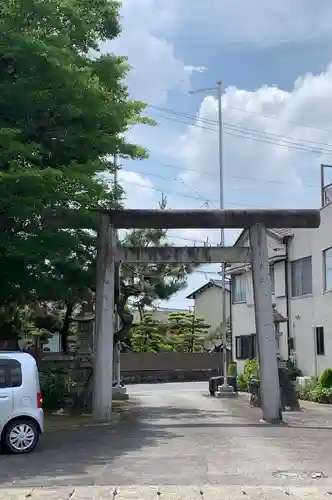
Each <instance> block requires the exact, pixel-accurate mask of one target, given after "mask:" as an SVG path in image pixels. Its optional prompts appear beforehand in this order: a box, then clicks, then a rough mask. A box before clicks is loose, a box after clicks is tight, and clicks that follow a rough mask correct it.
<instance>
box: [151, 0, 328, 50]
mask: <svg viewBox="0 0 332 500" xmlns="http://www.w3.org/2000/svg"><path fill="white" fill-rule="evenodd" d="M160 4H161V5H162V6H163V9H164V12H165V10H166V9H167V10H168V16H169V17H172V18H173V19H177V24H176V29H177V30H183V29H184V28H185V27H187V26H189V25H190V26H191V29H192V32H194V33H199V36H200V37H202V38H204V39H208V40H210V41H213V42H222V43H225V42H226V43H234V44H239V43H249V44H253V45H257V46H260V47H268V46H273V45H280V44H282V43H292V42H295V43H296V42H304V41H310V40H312V39H314V38H318V39H322V38H324V37H325V38H328V39H331V33H332V31H331V30H332V3H331V2H330V0H320V1H319V2H316V1H314V0H306V1H303V0H292V2H290V1H289V0H279V1H278V2H267V1H266V0H251V2H244V1H243V0H232V1H230V0H210V1H209V5H208V7H207V5H206V3H204V2H198V1H192V0H182V1H181V2H179V0H161V1H160ZM168 29H170V27H169V26H168Z"/></svg>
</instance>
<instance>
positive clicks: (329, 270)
mask: <svg viewBox="0 0 332 500" xmlns="http://www.w3.org/2000/svg"><path fill="white" fill-rule="evenodd" d="M323 259H324V290H325V291H326V292H329V291H331V290H332V247H331V248H327V249H326V250H324V252H323Z"/></svg>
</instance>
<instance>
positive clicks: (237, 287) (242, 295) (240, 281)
mask: <svg viewBox="0 0 332 500" xmlns="http://www.w3.org/2000/svg"><path fill="white" fill-rule="evenodd" d="M245 301H246V275H245V274H238V275H236V276H233V278H232V302H233V304H236V303H237V302H245Z"/></svg>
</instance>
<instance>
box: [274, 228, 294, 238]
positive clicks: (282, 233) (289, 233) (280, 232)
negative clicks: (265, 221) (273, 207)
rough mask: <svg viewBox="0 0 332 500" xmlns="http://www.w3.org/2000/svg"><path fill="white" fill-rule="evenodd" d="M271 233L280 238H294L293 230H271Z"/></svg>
mask: <svg viewBox="0 0 332 500" xmlns="http://www.w3.org/2000/svg"><path fill="white" fill-rule="evenodd" d="M270 231H271V232H272V233H275V234H276V235H277V236H279V237H280V238H285V236H293V234H294V233H293V230H292V229H286V228H278V229H270Z"/></svg>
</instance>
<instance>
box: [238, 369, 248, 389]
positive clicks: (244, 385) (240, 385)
mask: <svg viewBox="0 0 332 500" xmlns="http://www.w3.org/2000/svg"><path fill="white" fill-rule="evenodd" d="M237 390H238V391H240V392H247V391H248V384H247V382H246V381H245V378H244V375H243V373H240V375H238V376H237Z"/></svg>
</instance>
